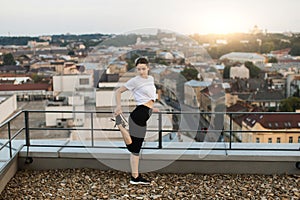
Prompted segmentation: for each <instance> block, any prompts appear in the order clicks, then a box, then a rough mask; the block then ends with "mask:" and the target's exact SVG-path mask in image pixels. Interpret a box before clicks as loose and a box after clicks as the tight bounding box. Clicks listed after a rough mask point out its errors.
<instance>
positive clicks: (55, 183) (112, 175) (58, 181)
mask: <svg viewBox="0 0 300 200" xmlns="http://www.w3.org/2000/svg"><path fill="white" fill-rule="evenodd" d="M144 176H145V177H147V178H149V179H151V180H152V184H151V185H149V186H145V185H131V184H130V183H129V179H130V174H129V173H125V172H119V171H113V170H111V171H100V170H95V169H64V170H58V169H57V170H41V171H30V170H20V171H18V172H17V173H16V175H15V176H14V177H13V178H12V179H11V180H10V182H9V183H8V184H7V185H6V187H5V189H4V190H3V191H2V193H1V194H0V199H1V200H10V199H14V200H15V199H87V200H89V199H92V200H97V199H110V200H112V199H180V200H181V199H186V200H190V199H250V200H251V199H300V178H299V176H297V175H252V174H251V175H246V174H244V175H240V174H235V175H226V174H209V175H208V174H161V173H147V174H144Z"/></svg>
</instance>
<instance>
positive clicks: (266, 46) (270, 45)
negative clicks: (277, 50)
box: [261, 41, 275, 53]
mask: <svg viewBox="0 0 300 200" xmlns="http://www.w3.org/2000/svg"><path fill="white" fill-rule="evenodd" d="M274 47H275V45H274V42H272V41H271V42H264V43H263V44H262V46H261V53H269V52H270V51H273V50H274Z"/></svg>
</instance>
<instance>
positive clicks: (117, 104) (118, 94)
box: [115, 86, 128, 115]
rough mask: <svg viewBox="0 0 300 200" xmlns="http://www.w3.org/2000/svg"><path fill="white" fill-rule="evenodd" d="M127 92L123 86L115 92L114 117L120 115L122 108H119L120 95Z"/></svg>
mask: <svg viewBox="0 0 300 200" xmlns="http://www.w3.org/2000/svg"><path fill="white" fill-rule="evenodd" d="M126 90H128V89H127V88H126V87H125V86H121V87H120V88H118V89H117V90H116V93H115V94H116V109H115V115H119V114H121V113H122V107H121V94H122V93H123V92H125V91H126Z"/></svg>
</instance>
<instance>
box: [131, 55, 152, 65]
mask: <svg viewBox="0 0 300 200" xmlns="http://www.w3.org/2000/svg"><path fill="white" fill-rule="evenodd" d="M134 62H135V66H137V65H138V64H146V65H148V64H149V61H148V59H147V58H146V57H138V58H137V59H135V61H134Z"/></svg>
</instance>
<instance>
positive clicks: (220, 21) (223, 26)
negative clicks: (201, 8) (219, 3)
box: [203, 13, 245, 34]
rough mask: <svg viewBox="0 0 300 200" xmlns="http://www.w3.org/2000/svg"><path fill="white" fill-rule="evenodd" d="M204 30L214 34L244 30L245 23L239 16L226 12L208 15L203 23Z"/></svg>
mask: <svg viewBox="0 0 300 200" xmlns="http://www.w3.org/2000/svg"><path fill="white" fill-rule="evenodd" d="M203 26H204V27H203V31H205V32H206V33H214V34H228V33H234V32H243V31H245V30H243V24H242V23H241V20H240V19H239V16H235V15H230V14H226V13H219V14H215V15H210V16H208V17H207V19H206V21H205V22H204V24H203Z"/></svg>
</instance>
